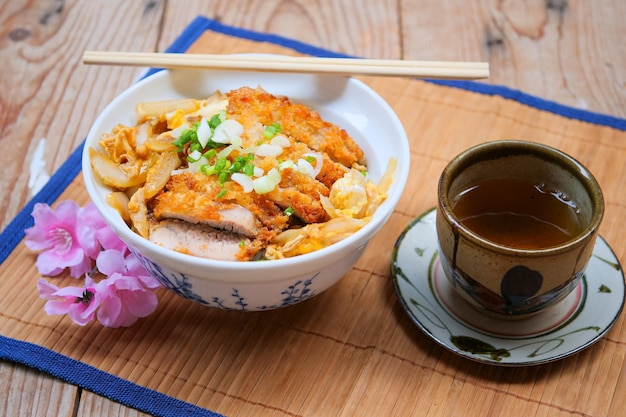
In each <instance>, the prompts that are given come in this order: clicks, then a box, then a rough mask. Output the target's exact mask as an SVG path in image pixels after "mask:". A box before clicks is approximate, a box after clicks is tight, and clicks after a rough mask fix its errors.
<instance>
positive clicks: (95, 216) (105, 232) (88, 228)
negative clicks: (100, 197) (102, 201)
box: [78, 202, 126, 259]
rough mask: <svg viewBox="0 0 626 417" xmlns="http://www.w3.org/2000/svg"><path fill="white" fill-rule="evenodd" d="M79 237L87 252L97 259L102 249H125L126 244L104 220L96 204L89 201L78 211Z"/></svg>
mask: <svg viewBox="0 0 626 417" xmlns="http://www.w3.org/2000/svg"><path fill="white" fill-rule="evenodd" d="M78 224H79V225H80V226H79V229H78V239H79V241H80V244H81V246H82V247H83V249H85V252H86V253H87V254H88V256H89V257H91V258H92V259H96V258H97V257H98V254H99V253H100V251H101V250H102V249H105V250H106V249H117V250H120V251H121V250H124V249H125V248H126V244H125V243H124V242H123V241H122V239H120V238H119V236H118V235H117V234H116V233H115V231H113V229H112V228H111V227H109V225H108V224H106V222H105V221H104V218H102V215H101V214H100V212H99V211H98V209H96V206H95V204H93V203H92V202H90V203H88V204H87V205H86V206H85V207H83V208H82V209H81V210H80V211H79V213H78Z"/></svg>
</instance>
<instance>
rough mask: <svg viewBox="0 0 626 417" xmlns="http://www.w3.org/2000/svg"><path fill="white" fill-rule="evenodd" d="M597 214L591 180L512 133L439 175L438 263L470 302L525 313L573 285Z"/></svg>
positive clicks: (553, 152) (599, 203) (590, 245)
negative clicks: (515, 137) (512, 137)
mask: <svg viewBox="0 0 626 417" xmlns="http://www.w3.org/2000/svg"><path fill="white" fill-rule="evenodd" d="M603 214H604V199H603V195H602V191H601V189H600V186H599V184H598V182H597V181H596V180H595V178H594V177H593V175H592V174H591V173H590V172H589V170H588V169H587V168H585V167H584V166H583V165H582V164H581V163H580V162H578V161H576V160H575V159H574V158H572V157H571V156H569V155H567V154H565V153H563V152H562V151H559V150H557V149H554V148H552V147H549V146H546V145H542V144H539V143H534V142H527V141H518V140H501V141H495V142H487V143H483V144H480V145H477V146H474V147H472V148H470V149H468V150H466V151H464V152H462V153H461V154H460V155H458V156H457V157H455V158H454V159H453V160H452V161H450V162H449V164H448V165H447V166H446V167H445V169H444V170H443V172H442V174H441V177H440V180H439V186H438V207H437V235H438V242H439V249H440V250H439V252H440V259H441V263H442V267H443V270H444V272H445V274H446V276H447V277H448V279H449V280H450V281H451V283H452V284H453V286H454V287H455V288H456V289H457V291H458V293H459V294H460V295H461V296H462V297H463V298H465V299H466V300H467V301H469V302H470V303H471V304H473V305H474V306H476V307H478V308H481V309H483V310H486V311H488V312H491V313H496V314H497V315H498V316H501V317H525V316H526V315H528V314H531V313H535V312H538V311H539V310H542V309H544V308H546V307H548V306H551V305H553V304H555V303H558V302H559V301H561V300H563V299H564V298H565V297H566V296H567V295H568V294H570V293H571V292H572V290H573V289H574V288H576V286H577V285H578V284H579V282H580V280H581V278H582V276H583V273H584V271H585V268H586V266H587V263H588V261H589V259H590V257H591V255H592V253H593V249H594V244H595V241H596V237H597V234H598V227H599V226H600V222H601V220H602V217H603Z"/></svg>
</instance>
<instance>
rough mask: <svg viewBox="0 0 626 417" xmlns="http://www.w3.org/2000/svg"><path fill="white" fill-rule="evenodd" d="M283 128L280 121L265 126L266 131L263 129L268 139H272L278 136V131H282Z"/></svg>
mask: <svg viewBox="0 0 626 417" xmlns="http://www.w3.org/2000/svg"><path fill="white" fill-rule="evenodd" d="M281 131H282V128H281V127H280V124H279V123H272V124H271V125H269V126H265V131H263V136H265V137H266V138H267V139H271V138H273V137H274V136H276V134H277V133H279V132H281Z"/></svg>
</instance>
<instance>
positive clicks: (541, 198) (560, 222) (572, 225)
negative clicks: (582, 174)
mask: <svg viewBox="0 0 626 417" xmlns="http://www.w3.org/2000/svg"><path fill="white" fill-rule="evenodd" d="M452 211H453V212H454V213H455V215H456V216H457V218H458V219H459V220H460V222H461V223H462V224H463V225H465V226H466V227H467V228H469V229H471V230H472V231H474V232H475V233H476V234H478V235H480V236H482V237H484V238H485V239H487V240H490V241H492V242H495V243H498V244H500V245H504V246H508V247H512V248H517V249H539V248H547V247H552V246H556V245H559V244H561V243H564V242H567V241H568V240H571V239H572V238H573V237H575V236H576V235H577V234H578V233H580V232H581V231H582V229H583V228H584V224H583V219H582V216H581V214H580V210H579V209H578V207H577V206H576V204H575V202H574V201H573V200H571V199H570V198H569V197H568V196H566V195H565V194H564V193H562V192H561V191H559V190H557V189H554V188H552V187H549V186H547V185H546V184H537V183H535V182H533V181H531V180H529V179H518V178H501V179H499V178H498V179H488V180H484V181H481V182H478V183H475V184H471V185H470V186H468V187H466V188H465V189H464V190H462V191H461V192H460V193H459V194H458V195H457V196H456V197H455V198H454V199H453V200H452Z"/></svg>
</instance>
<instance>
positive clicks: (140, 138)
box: [135, 123, 148, 147]
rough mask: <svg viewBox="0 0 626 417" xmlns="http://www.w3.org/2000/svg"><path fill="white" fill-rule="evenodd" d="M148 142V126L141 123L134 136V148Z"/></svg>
mask: <svg viewBox="0 0 626 417" xmlns="http://www.w3.org/2000/svg"><path fill="white" fill-rule="evenodd" d="M147 141H148V124H147V123H142V124H140V125H139V127H138V128H137V133H136V134H135V147H139V146H141V145H143V144H144V143H146V142H147Z"/></svg>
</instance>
